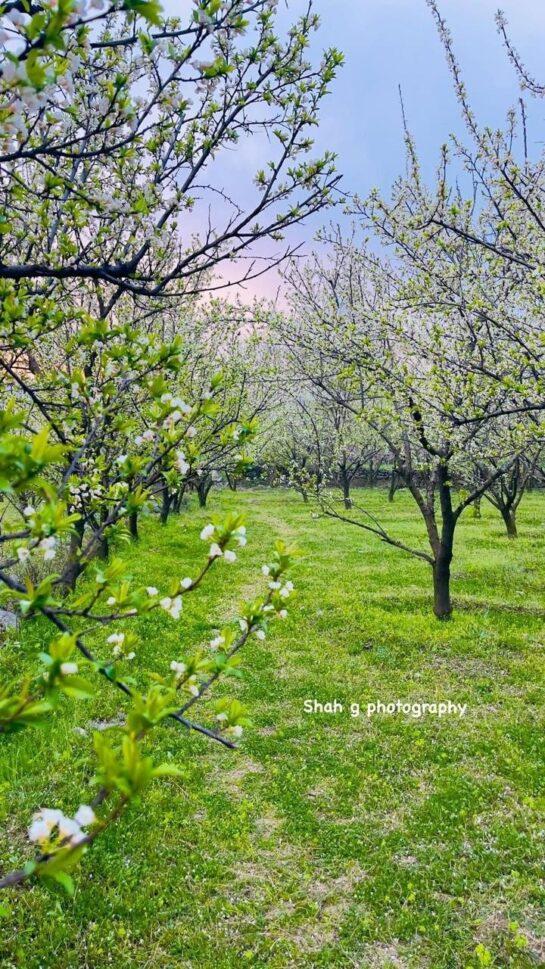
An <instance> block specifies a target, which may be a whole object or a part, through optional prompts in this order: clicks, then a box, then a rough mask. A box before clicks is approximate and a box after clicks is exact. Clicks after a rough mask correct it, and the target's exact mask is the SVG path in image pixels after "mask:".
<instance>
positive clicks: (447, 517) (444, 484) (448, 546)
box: [433, 463, 456, 619]
mask: <svg viewBox="0 0 545 969" xmlns="http://www.w3.org/2000/svg"><path fill="white" fill-rule="evenodd" d="M438 484H439V501H440V504H441V537H440V539H439V541H438V542H437V545H436V548H435V554H434V564H433V611H434V613H435V615H436V616H437V618H438V619H450V617H451V615H452V602H451V598H450V563H451V562H452V551H453V547H454V530H455V528H456V515H455V513H454V510H453V508H452V494H451V491H450V484H449V469H448V465H447V464H446V463H445V464H441V465H440V467H439V469H438Z"/></svg>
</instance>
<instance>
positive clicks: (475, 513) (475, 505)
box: [473, 498, 482, 518]
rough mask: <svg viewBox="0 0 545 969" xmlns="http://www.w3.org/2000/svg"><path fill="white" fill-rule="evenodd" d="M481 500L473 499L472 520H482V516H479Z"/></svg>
mask: <svg viewBox="0 0 545 969" xmlns="http://www.w3.org/2000/svg"><path fill="white" fill-rule="evenodd" d="M481 500H482V499H481V498H475V501H474V502H473V517H474V518H482V515H481Z"/></svg>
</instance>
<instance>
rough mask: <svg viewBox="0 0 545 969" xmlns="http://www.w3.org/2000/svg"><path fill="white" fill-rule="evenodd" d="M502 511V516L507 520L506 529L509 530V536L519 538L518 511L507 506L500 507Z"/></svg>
mask: <svg viewBox="0 0 545 969" xmlns="http://www.w3.org/2000/svg"><path fill="white" fill-rule="evenodd" d="M500 512H501V517H502V518H503V520H504V522H505V529H506V531H507V536H508V538H517V537H518V532H517V518H516V512H515V511H513V510H512V509H511V508H508V507H507V506H504V507H503V508H500Z"/></svg>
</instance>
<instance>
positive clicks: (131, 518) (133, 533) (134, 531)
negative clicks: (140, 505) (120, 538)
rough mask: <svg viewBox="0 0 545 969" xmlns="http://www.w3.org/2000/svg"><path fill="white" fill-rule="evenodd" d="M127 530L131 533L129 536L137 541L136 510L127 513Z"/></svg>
mask: <svg viewBox="0 0 545 969" xmlns="http://www.w3.org/2000/svg"><path fill="white" fill-rule="evenodd" d="M129 532H130V533H131V538H132V539H134V541H135V542H137V541H138V512H137V511H131V513H130V515H129Z"/></svg>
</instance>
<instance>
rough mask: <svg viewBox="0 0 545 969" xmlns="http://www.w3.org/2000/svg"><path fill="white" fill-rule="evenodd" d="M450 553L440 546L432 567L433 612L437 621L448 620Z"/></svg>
mask: <svg viewBox="0 0 545 969" xmlns="http://www.w3.org/2000/svg"><path fill="white" fill-rule="evenodd" d="M451 561H452V548H451V550H450V553H449V551H448V550H447V549H445V548H444V546H443V545H441V547H440V549H439V551H438V554H437V556H436V559H435V562H434V565H433V611H434V613H435V615H436V616H437V618H438V619H450V617H451V615H452V602H451V598H450V563H451Z"/></svg>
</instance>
